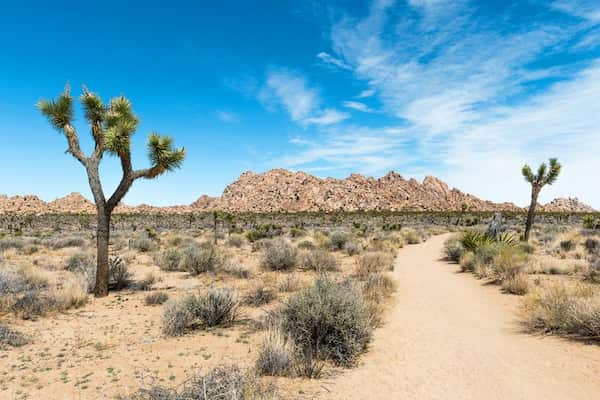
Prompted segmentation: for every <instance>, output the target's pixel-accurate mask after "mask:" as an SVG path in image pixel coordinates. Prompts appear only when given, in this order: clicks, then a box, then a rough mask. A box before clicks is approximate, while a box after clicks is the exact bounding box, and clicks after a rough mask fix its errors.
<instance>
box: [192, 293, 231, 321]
mask: <svg viewBox="0 0 600 400" xmlns="http://www.w3.org/2000/svg"><path fill="white" fill-rule="evenodd" d="M192 304H193V307H192V310H193V313H194V315H195V316H196V317H197V318H198V319H199V320H200V322H201V323H202V325H203V326H205V327H212V326H217V325H225V324H230V323H232V322H234V321H235V319H236V318H237V311H238V308H239V302H238V299H237V296H236V294H235V292H234V291H233V290H231V289H229V288H220V289H210V290H209V291H208V292H206V293H203V294H200V295H198V296H197V297H195V301H193V302H192Z"/></svg>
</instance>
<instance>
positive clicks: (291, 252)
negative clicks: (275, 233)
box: [261, 238, 298, 271]
mask: <svg viewBox="0 0 600 400" xmlns="http://www.w3.org/2000/svg"><path fill="white" fill-rule="evenodd" d="M297 255H298V251H297V250H296V248H295V247H294V246H293V245H291V244H290V243H288V242H286V241H285V240H284V239H280V238H278V239H273V240H271V241H270V242H269V243H268V244H267V245H266V247H265V248H264V250H263V254H262V258H261V265H262V266H263V267H264V268H267V269H270V270H272V271H281V270H289V269H292V268H294V267H295V266H296V262H297Z"/></svg>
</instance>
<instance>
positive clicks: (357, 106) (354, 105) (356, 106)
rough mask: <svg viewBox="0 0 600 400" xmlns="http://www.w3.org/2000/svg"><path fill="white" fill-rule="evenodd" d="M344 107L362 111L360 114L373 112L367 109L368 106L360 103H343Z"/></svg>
mask: <svg viewBox="0 0 600 400" xmlns="http://www.w3.org/2000/svg"><path fill="white" fill-rule="evenodd" d="M342 104H343V105H344V107H346V108H351V109H353V110H357V111H362V112H373V110H371V108H369V106H368V105H366V104H365V103H361V102H360V101H350V100H348V101H344V102H343V103H342Z"/></svg>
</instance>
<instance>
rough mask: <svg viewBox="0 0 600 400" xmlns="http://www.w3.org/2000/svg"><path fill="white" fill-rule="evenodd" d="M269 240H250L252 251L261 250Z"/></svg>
mask: <svg viewBox="0 0 600 400" xmlns="http://www.w3.org/2000/svg"><path fill="white" fill-rule="evenodd" d="M270 242H271V239H259V240H256V241H254V242H252V251H255V252H256V251H262V250H264V249H265V247H267V246H268V244H269V243H270Z"/></svg>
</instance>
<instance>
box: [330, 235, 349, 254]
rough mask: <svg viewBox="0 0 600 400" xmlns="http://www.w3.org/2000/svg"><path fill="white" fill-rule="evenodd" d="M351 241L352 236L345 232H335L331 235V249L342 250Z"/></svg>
mask: <svg viewBox="0 0 600 400" xmlns="http://www.w3.org/2000/svg"><path fill="white" fill-rule="evenodd" d="M350 239H351V236H350V234H349V233H348V232H344V231H334V232H332V233H331V234H329V240H330V243H331V248H332V249H334V250H342V249H343V248H344V246H345V245H346V243H347V242H348V241H349V240H350Z"/></svg>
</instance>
